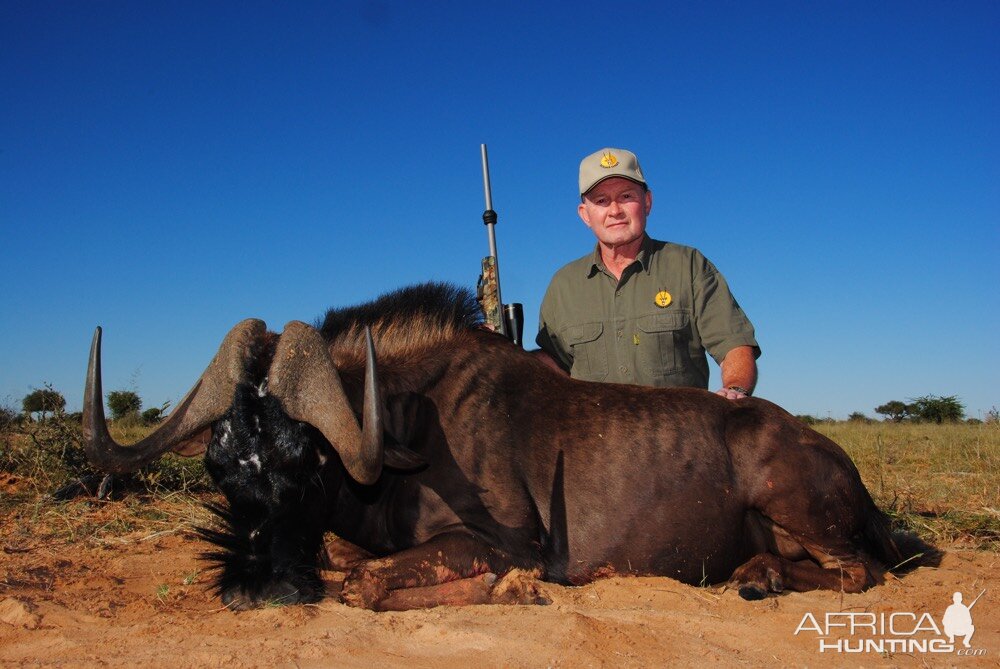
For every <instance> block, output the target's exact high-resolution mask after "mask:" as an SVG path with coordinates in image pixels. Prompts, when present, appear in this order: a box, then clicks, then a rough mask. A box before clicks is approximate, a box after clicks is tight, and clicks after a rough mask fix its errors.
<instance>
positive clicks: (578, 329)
mask: <svg viewBox="0 0 1000 669" xmlns="http://www.w3.org/2000/svg"><path fill="white" fill-rule="evenodd" d="M603 334H604V324H603V323H584V324H583V325H572V326H570V327H568V328H566V333H565V335H564V339H565V341H566V345H567V346H569V348H570V350H571V351H572V355H573V366H572V367H571V368H570V375H571V376H572V377H573V378H575V379H584V380H585V381H603V380H604V379H605V378H606V377H607V376H608V353H607V350H606V348H605V346H604V338H603V336H602V335H603Z"/></svg>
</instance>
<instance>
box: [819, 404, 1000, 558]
mask: <svg viewBox="0 0 1000 669" xmlns="http://www.w3.org/2000/svg"><path fill="white" fill-rule="evenodd" d="M813 427H814V428H815V429H817V430H818V431H820V432H822V433H823V434H825V435H826V436H828V437H830V438H831V439H833V440H834V441H836V442H837V443H838V444H840V445H841V446H842V447H843V448H844V450H845V451H847V453H848V454H849V455H850V456H851V457H852V458H853V459H854V462H855V464H857V466H858V470H859V471H860V472H861V478H862V479H863V480H864V482H865V485H866V486H868V489H869V490H870V491H871V493H872V496H873V497H874V498H875V501H876V502H878V504H879V506H880V507H882V508H883V509H885V510H886V511H887V512H888V513H889V514H890V515H891V516H893V518H894V519H895V520H896V521H897V523H898V524H900V525H902V526H904V527H908V528H910V529H912V530H914V531H915V532H917V533H918V534H919V535H921V536H922V537H923V538H925V539H929V540H931V541H934V542H935V543H938V544H941V545H949V544H956V543H958V544H965V545H968V546H970V547H974V548H982V549H988V550H994V551H998V550H1000V426H998V425H996V424H994V423H986V424H979V425H969V424H965V423H957V424H945V425H932V424H912V423H871V424H865V423H826V424H820V425H815V426H813Z"/></svg>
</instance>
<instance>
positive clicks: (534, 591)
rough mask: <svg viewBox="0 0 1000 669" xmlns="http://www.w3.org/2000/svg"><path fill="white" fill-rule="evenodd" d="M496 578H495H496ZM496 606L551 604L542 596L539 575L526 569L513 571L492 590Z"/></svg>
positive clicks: (492, 597)
mask: <svg viewBox="0 0 1000 669" xmlns="http://www.w3.org/2000/svg"><path fill="white" fill-rule="evenodd" d="M494 578H495V577H494ZM490 599H491V600H492V602H493V603H494V604H551V603H552V602H551V600H550V599H549V598H548V597H546V596H545V595H543V594H542V591H541V588H540V584H539V580H538V573H537V572H534V571H526V570H524V569H511V570H510V571H509V572H507V574H505V575H504V577H503V578H501V579H500V580H499V581H497V582H496V584H494V585H493V587H492V589H491V590H490Z"/></svg>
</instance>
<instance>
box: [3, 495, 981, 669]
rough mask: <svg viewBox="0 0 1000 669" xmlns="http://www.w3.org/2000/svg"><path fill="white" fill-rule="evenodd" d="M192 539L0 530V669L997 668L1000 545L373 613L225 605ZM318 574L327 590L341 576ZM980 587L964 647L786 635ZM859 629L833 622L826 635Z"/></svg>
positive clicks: (338, 607)
mask: <svg viewBox="0 0 1000 669" xmlns="http://www.w3.org/2000/svg"><path fill="white" fill-rule="evenodd" d="M95 513H96V512H95ZM204 549H205V546H204V545H203V544H202V543H201V541H200V540H199V539H197V538H195V537H193V536H192V535H191V534H190V533H189V532H188V531H186V530H179V529H174V530H168V531H165V532H154V533H152V534H151V533H150V532H149V531H148V530H146V531H135V532H132V533H127V534H120V535H117V536H113V537H110V538H105V539H101V540H99V541H94V540H89V541H81V540H79V538H77V539H76V540H68V539H65V538H62V539H58V540H53V539H46V538H45V537H43V536H30V535H29V536H25V535H24V530H23V528H20V529H19V531H18V533H16V534H15V533H14V532H12V531H11V523H7V527H6V528H4V527H2V526H0V666H5V667H6V666H73V667H107V666H110V667H135V666H143V667H146V666H176V667H223V666H224V667H229V668H236V667H259V666H275V667H331V666H338V667H372V666H386V667H396V666H398V667H404V666H405V667H656V666H671V667H673V666H695V665H698V666H700V665H704V664H705V663H706V662H719V663H721V664H722V665H724V666H751V667H757V666H761V667H763V666H767V667H774V666H802V667H805V666H809V667H826V666H854V667H861V666H864V667H881V666H886V667H889V666H969V667H972V666H1000V578H998V576H997V570H998V567H1000V555H998V554H997V553H991V552H977V551H969V550H961V549H960V548H952V549H950V550H948V551H947V552H946V554H945V556H944V559H943V561H942V562H941V564H940V566H939V567H936V568H929V567H920V568H918V569H917V570H915V571H913V572H911V573H909V574H907V575H905V576H904V577H902V578H900V579H890V580H889V581H888V582H887V583H886V584H884V585H881V586H878V587H876V588H873V589H871V590H869V591H868V592H866V593H863V594H860V595H843V594H841V593H832V592H811V593H786V594H783V595H781V596H777V597H772V598H769V599H766V600H764V601H759V602H747V601H743V600H742V599H740V598H739V596H738V595H737V594H736V593H735V592H734V591H724V590H723V589H721V588H698V587H691V586H687V585H683V584H681V583H678V582H676V581H672V580H670V579H667V578H623V577H613V578H608V579H604V580H601V581H598V582H596V583H593V584H590V585H588V586H585V587H579V588H568V587H560V586H555V585H550V584H542V585H541V589H542V590H543V592H544V594H545V595H546V596H547V597H548V598H549V599H550V600H551V601H552V603H551V604H550V605H548V606H500V605H489V606H466V607H451V606H444V607H438V608H435V609H428V610H421V611H407V612H401V613H373V612H371V611H366V610H359V609H353V608H349V607H347V606H344V605H342V604H340V603H339V602H338V601H337V599H336V597H335V596H330V597H327V599H325V600H324V601H322V602H321V603H319V604H318V605H311V606H293V607H284V608H268V609H264V610H257V611H250V612H243V613H234V612H231V611H229V610H226V609H223V608H221V607H220V604H219V602H218V600H217V599H215V598H214V597H213V596H212V595H211V594H210V593H209V592H208V589H207V586H208V582H209V580H210V578H209V576H208V575H207V574H206V573H205V571H204V569H205V564H204V563H203V562H202V561H201V560H199V558H198V554H199V553H200V552H201V551H202V550H204ZM327 577H328V579H329V581H330V586H331V588H330V589H331V591H336V586H337V581H338V574H336V573H333V572H330V573H328V575H327ZM340 577H341V578H342V575H340ZM984 589H985V590H986V593H985V594H984V595H983V596H982V597H981V599H980V600H979V601H978V602H977V604H976V605H975V607H974V609H973V610H972V615H973V620H974V623H975V625H976V632H975V636H974V638H973V640H972V649H973V650H974V651H975V652H977V653H980V654H979V655H976V656H971V657H970V656H962V655H959V654H957V653H956V652H948V653H941V654H937V653H929V652H928V653H924V652H920V651H919V650H918V651H915V652H886V653H878V652H870V653H866V654H861V655H859V654H840V653H837V652H833V651H827V652H824V653H821V652H820V651H819V643H820V640H821V639H820V637H819V636H818V635H817V633H816V632H815V631H814V630H805V631H802V632H800V633H799V634H798V635H796V634H795V631H796V628H797V627H798V626H799V625H800V623H801V622H802V621H803V617H804V616H806V614H809V613H811V614H812V615H813V616H814V617H815V619H816V621H817V622H819V623H820V624H822V622H823V621H824V620H825V614H827V613H836V612H856V613H862V612H873V613H876V614H880V613H885V614H886V615H887V616H888V615H889V614H892V613H897V614H900V613H904V614H905V613H913V614H915V615H916V616H917V617H920V616H921V615H922V614H924V613H929V614H930V615H931V616H932V618H933V620H934V621H935V622H936V624H937V625H938V626H941V616H942V614H943V613H944V609H945V608H946V607H947V606H948V605H949V604H951V602H952V595H953V593H954V592H956V591H959V592H962V593H964V595H965V601H966V603H969V602H971V601H972V599H973V598H974V597H975V596H976V595H977V594H979V593H980V592H981V591H983V590H984ZM844 619H845V618H841V620H844ZM896 620H898V621H900V622H899V624H898V628H900V630H901V631H904V632H905V631H911V630H912V629H913V627H914V620H913V618H911V617H906V616H902V617H900V616H898V615H897V618H896ZM925 625H926V623H925ZM865 636H868V637H870V636H871V635H870V633H869V634H866V633H865V631H864V630H857V633H856V634H855V635H854V636H851V635H850V634H849V632H848V631H846V630H845V629H844V628H839V629H838V630H837V633H836V634H834V635H831V636H829V637H824V639H823V640H825V641H827V642H831V643H833V642H835V641H836V639H838V638H840V639H847V640H858V639H861V638H864V637H865ZM907 638H913V639H920V640H924V641H926V640H929V639H932V638H937V637H935V635H934V634H933V632H927V631H923V630H921V631H918V632H917V633H916V634H915V635H912V636H910V637H907ZM957 645H958V646H959V647H961V644H960V643H959V644H957Z"/></svg>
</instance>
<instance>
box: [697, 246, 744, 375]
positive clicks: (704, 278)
mask: <svg viewBox="0 0 1000 669" xmlns="http://www.w3.org/2000/svg"><path fill="white" fill-rule="evenodd" d="M692 263H693V266H692V268H691V269H692V275H693V281H692V283H693V287H694V316H695V325H696V327H697V328H698V335H699V336H700V337H701V343H702V346H704V347H705V350H706V351H708V352H709V354H710V355H711V356H712V358H714V359H715V361H716V362H717V363H719V364H720V365H721V364H722V361H723V360H724V359H725V357H726V354H727V353H729V352H730V351H731V350H733V349H734V348H736V347H737V346H750V347H752V348H753V354H754V358H759V357H760V346H759V345H758V344H757V339H756V337H755V336H754V329H753V325H752V324H751V323H750V319H749V318H747V316H746V314H745V313H743V309H741V308H740V305H739V304H738V303H737V302H736V298H734V297H733V295H732V293H731V292H730V290H729V284H727V283H726V279H725V277H723V276H722V274H721V273H720V272H719V270H717V269H716V268H715V265H713V264H712V263H711V262H709V261H708V259H707V258H705V257H704V256H703V255H701V254H700V253H695V254H694V255H693V257H692Z"/></svg>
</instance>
